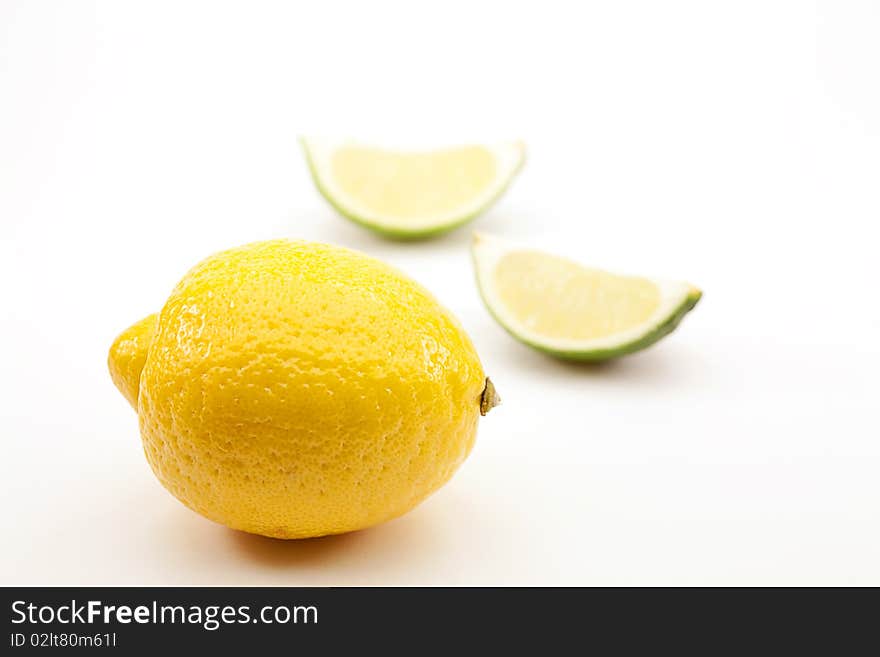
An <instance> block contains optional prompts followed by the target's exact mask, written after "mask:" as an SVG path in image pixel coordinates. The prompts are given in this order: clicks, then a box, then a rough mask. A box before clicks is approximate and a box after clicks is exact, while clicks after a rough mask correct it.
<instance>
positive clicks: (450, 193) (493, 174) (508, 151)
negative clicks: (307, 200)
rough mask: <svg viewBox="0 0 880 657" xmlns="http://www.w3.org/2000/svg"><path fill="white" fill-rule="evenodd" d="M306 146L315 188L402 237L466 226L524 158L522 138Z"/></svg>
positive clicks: (306, 142)
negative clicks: (424, 147) (388, 146)
mask: <svg viewBox="0 0 880 657" xmlns="http://www.w3.org/2000/svg"><path fill="white" fill-rule="evenodd" d="M302 145H303V149H304V150H305V154H306V159H307V160H308V164H309V168H310V169H311V172H312V178H313V179H314V181H315V185H316V186H317V188H318V190H319V191H320V192H321V194H322V195H323V196H324V198H326V199H327V201H329V202H330V204H331V205H332V206H333V207H334V208H336V210H337V211H339V212H340V213H341V214H342V215H344V216H345V217H348V218H349V219H351V220H352V221H355V222H357V223H359V224H362V225H363V226H366V227H367V228H371V229H373V230H375V231H376V232H378V233H381V234H383V235H386V236H389V237H394V238H398V239H417V238H423V237H431V236H433V235H439V234H440V233H445V232H446V231H449V230H452V229H453V228H456V227H458V226H461V225H462V224H464V223H467V222H468V221H470V220H471V219H473V218H474V217H476V216H477V215H479V214H480V213H482V212H483V211H485V210H486V209H488V207H489V206H490V205H492V203H493V202H494V201H495V200H497V199H498V197H499V196H501V194H502V193H503V192H504V190H505V189H506V188H507V186H508V185H509V184H510V182H511V180H513V177H514V176H515V175H516V173H517V171H519V169H520V167H521V166H522V164H523V161H524V160H525V148H524V146H523V144H522V143H521V142H509V143H502V144H496V145H491V146H461V147H457V148H449V149H445V150H437V151H431V152H398V151H392V150H385V149H381V148H376V147H372V146H365V145H361V144H358V143H356V142H351V141H333V140H326V139H309V138H303V139H302Z"/></svg>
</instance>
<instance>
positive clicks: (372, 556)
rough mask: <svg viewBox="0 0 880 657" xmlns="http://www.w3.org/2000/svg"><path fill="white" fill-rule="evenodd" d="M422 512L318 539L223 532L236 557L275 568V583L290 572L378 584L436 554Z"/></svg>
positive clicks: (322, 580) (311, 579) (328, 581)
mask: <svg viewBox="0 0 880 657" xmlns="http://www.w3.org/2000/svg"><path fill="white" fill-rule="evenodd" d="M425 511H427V510H426V509H416V510H414V511H411V512H410V513H408V514H406V515H404V516H402V517H401V518H398V519H396V520H391V521H388V522H386V523H383V524H381V525H376V526H375V527H370V528H367V529H362V530H360V531H356V532H349V533H347V534H335V535H332V536H322V537H319V538H305V539H290V540H285V539H277V538H267V537H265V536H257V535H255V534H247V533H244V532H239V531H234V530H228V531H227V536H228V538H229V542H230V544H231V547H232V550H233V552H234V553H236V554H237V556H238V557H240V558H241V559H242V560H243V561H246V562H249V563H251V564H252V565H258V566H259V567H261V568H263V569H265V570H267V571H271V572H273V573H274V576H277V577H279V578H280V579H279V580H278V582H283V581H285V580H286V578H289V577H294V578H295V579H296V581H297V582H304V583H311V584H315V585H321V586H325V585H333V584H351V585H359V584H377V583H382V582H386V581H393V580H394V579H395V577H397V576H398V574H399V573H400V572H406V571H408V570H412V569H415V570H416V571H418V570H419V569H420V568H423V567H425V565H426V564H427V563H429V562H430V561H431V560H432V559H434V558H436V551H437V549H438V540H437V535H438V532H437V528H436V527H435V526H434V523H433V522H432V520H431V517H430V516H431V514H430V512H428V513H425ZM439 543H440V544H442V541H439ZM390 555H395V556H394V558H389V556H390ZM304 576H305V577H306V579H305V580H303V579H302V577H304Z"/></svg>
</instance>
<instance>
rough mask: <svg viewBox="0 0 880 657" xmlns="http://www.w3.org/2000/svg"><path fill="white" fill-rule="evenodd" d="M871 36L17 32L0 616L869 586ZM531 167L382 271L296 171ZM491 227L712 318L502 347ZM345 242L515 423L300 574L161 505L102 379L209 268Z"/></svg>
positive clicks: (233, 25) (317, 25) (419, 10)
mask: <svg viewBox="0 0 880 657" xmlns="http://www.w3.org/2000/svg"><path fill="white" fill-rule="evenodd" d="M878 34H880V6H878V4H877V3H873V2H861V3H859V2H840V1H827V2H824V1H823V2H779V1H776V2H768V1H765V0H762V1H757V2H699V1H695V2H664V3H658V2H642V3H637V2H604V3H597V2H594V3H559V4H557V3H553V2H549V1H547V0H545V1H542V2H534V3H515V2H496V3H486V2H475V1H474V0H470V1H468V2H463V3H456V2H449V1H447V2H442V3H435V4H434V5H427V4H424V3H410V2H400V3H386V2H376V1H373V2H350V3H339V2H326V1H324V2H311V3H301V4H296V3H280V4H278V5H274V4H264V3H256V2H247V3H244V2H242V3H240V4H238V5H228V4H225V3H218V2H211V3H204V4H195V3H182V2H168V3H161V2H151V3H137V4H135V3H124V2H101V3H93V2H76V3H73V2H69V3H60V2H59V3H52V2H24V1H10V0H5V1H4V2H2V4H0V222H2V228H0V239H2V250H0V287H2V295H0V319H2V336H0V337H2V339H0V363H2V368H0V413H2V418H0V419H2V421H0V433H2V452H0V495H2V497H0V502H2V519H3V522H2V524H3V529H2V540H0V583H2V584H13V583H24V584H58V585H60V584H312V585H331V584H332V585H361V584H454V585H457V584H875V585H877V584H880V415H878V383H877V373H878V371H880V335H878V334H880V304H878V291H877V290H878V282H880V265H878V257H877V251H878V229H877V224H878V220H880V38H878ZM302 133H305V134H310V133H317V134H323V135H328V136H355V137H360V138H362V139H367V140H374V141H380V142H382V141H389V142H391V141H394V142H400V141H401V140H406V141H409V142H413V143H415V142H419V143H429V144H438V145H442V144H449V143H456V142H462V141H465V142H466V141H472V140H477V141H480V140H486V141H489V140H493V139H497V138H511V137H512V138H517V137H521V138H523V139H524V140H525V141H526V142H527V144H528V146H529V161H528V163H527V165H526V168H525V169H524V170H523V172H522V174H521V176H520V177H519V178H518V179H517V181H516V182H515V184H514V185H513V187H512V188H511V190H510V192H509V193H508V194H507V195H506V196H505V197H504V199H503V200H502V201H501V202H500V203H499V204H498V205H496V206H495V207H494V208H493V209H492V210H491V211H490V212H489V213H488V214H487V215H485V216H483V217H481V218H480V219H478V220H477V221H476V222H475V223H474V224H472V225H471V226H470V227H468V228H465V229H462V230H459V231H457V232H455V233H453V234H451V235H448V236H446V237H443V238H440V239H437V240H434V241H431V242H425V243H419V244H396V243H392V242H386V241H383V240H381V239H380V238H378V237H374V236H372V235H371V234H369V233H368V232H366V231H364V230H362V229H361V228H359V227H357V226H354V225H352V224H350V223H348V222H347V221H345V220H344V219H342V218H340V217H338V216H337V215H335V214H334V213H333V212H332V211H331V210H330V209H329V207H327V206H326V205H325V203H324V201H323V200H322V199H321V198H320V197H319V196H318V194H317V193H316V192H315V190H314V189H313V187H312V184H311V181H310V179H309V177H308V174H307V171H306V167H305V165H304V162H303V158H302V155H301V152H300V150H299V147H298V143H297V136H298V135H299V134H302ZM471 228H479V229H481V230H485V231H488V232H495V233H497V234H500V235H504V236H507V237H509V238H512V239H519V240H526V241H530V242H533V243H535V244H540V245H542V246H544V247H546V248H548V249H550V250H554V251H557V252H560V253H565V254H568V255H571V256H574V257H576V258H579V259H581V260H583V261H585V262H588V263H592V264H595V265H598V266H603V267H606V268H610V269H615V270H619V271H622V272H631V273H637V274H645V275H654V276H662V277H668V278H683V279H687V280H690V281H692V282H693V283H695V284H697V285H699V286H700V287H702V288H703V289H704V290H705V296H704V298H703V301H702V302H701V303H700V305H699V306H698V308H697V309H696V310H695V312H694V313H693V314H691V315H690V316H689V317H688V318H687V319H686V320H685V322H684V323H683V325H682V326H681V328H680V329H679V331H678V332H677V333H676V334H674V335H672V336H671V337H670V338H668V339H667V340H665V341H664V342H663V343H661V344H660V345H658V346H656V347H654V348H652V349H651V350H649V351H647V352H644V353H643V354H640V355H636V356H632V357H630V358H627V359H624V360H621V361H619V362H616V363H613V364H611V365H608V366H605V367H585V366H577V365H572V364H564V363H561V362H556V361H553V360H551V359H548V358H546V357H543V356H541V355H539V354H536V353H533V352H531V351H529V350H528V349H527V348H526V347H523V346H521V345H520V344H518V343H516V342H514V341H513V340H512V339H511V338H509V337H508V336H507V334H506V333H504V332H503V331H502V330H501V329H500V328H499V327H498V326H497V325H496V324H495V323H494V322H493V321H492V319H491V318H490V317H489V315H488V314H487V312H486V311H485V309H484V308H483V307H482V305H481V303H480V300H479V298H478V295H477V291H476V289H475V286H474V283H473V275H472V271H471V266H470V262H469V256H468V252H467V246H468V242H469V237H470V231H471ZM284 236H290V237H298V238H307V239H313V240H321V241H329V242H335V243H338V244H342V245H346V246H349V247H354V248H357V249H361V250H363V251H366V252H367V253H370V254H372V255H375V256H378V257H380V258H383V259H385V260H387V261H388V262H391V263H393V264H395V265H397V266H398V267H400V268H402V269H403V270H404V271H406V272H408V273H409V274H411V275H412V276H413V277H414V278H415V279H417V280H418V281H420V282H421V283H423V284H424V285H426V286H427V287H428V288H429V289H430V290H432V291H433V292H434V293H435V294H436V295H437V296H438V297H439V298H440V299H441V301H443V302H444V303H445V304H446V305H447V306H448V307H449V308H450V309H451V310H452V311H453V312H454V313H455V314H456V315H457V316H458V317H459V318H460V320H461V322H462V323H463V325H464V326H465V328H466V329H467V331H468V332H469V333H470V335H471V336H472V338H473V340H474V342H475V343H476V345H477V348H478V350H479V352H480V354H481V357H482V359H483V362H484V365H485V367H486V369H487V371H488V372H489V373H490V374H491V376H492V378H493V380H494V381H495V382H496V384H497V386H498V388H499V391H500V392H501V394H502V396H503V398H504V405H503V406H502V407H500V408H498V409H496V410H495V411H493V412H492V413H491V415H489V416H488V417H486V418H485V419H483V421H482V422H481V425H480V433H479V438H478V442H477V446H476V448H475V450H474V452H473V453H472V455H471V457H470V459H469V460H468V461H467V463H466V464H465V465H464V466H463V467H462V469H461V470H460V471H459V473H458V474H457V475H456V477H455V478H454V479H453V480H452V482H451V483H450V484H449V485H447V486H446V487H445V488H444V489H443V490H441V491H440V492H439V493H437V494H436V495H434V496H433V497H432V498H431V499H429V500H428V501H427V502H426V503H425V504H423V505H422V506H420V507H419V508H417V509H416V510H415V511H413V512H412V513H410V514H409V515H407V516H405V517H403V518H401V519H399V520H397V521H394V522H391V523H388V524H386V525H384V526H380V527H377V528H374V529H371V530H367V531H363V532H359V533H355V534H351V535H346V536H341V537H331V538H326V539H318V540H310V541H300V542H283V541H274V540H269V539H264V538H260V537H255V536H248V535H244V534H240V533H236V532H233V531H231V530H227V529H225V528H223V527H221V526H218V525H215V524H213V523H211V522H209V521H207V520H204V519H202V518H201V517H199V516H197V515H195V514H194V513H192V512H190V511H189V510H187V509H186V508H185V507H183V506H182V505H181V504H179V503H178V502H177V501H176V500H174V499H173V498H172V497H171V496H170V495H169V494H168V493H166V492H165V491H164V490H163V489H162V488H161V486H160V485H159V484H158V483H157V481H156V480H155V478H154V477H153V475H152V473H151V472H150V470H149V467H148V466H147V463H146V461H145V459H144V457H143V454H142V451H141V446H140V441H139V438H138V433H137V422H136V418H135V416H134V414H133V413H132V411H131V409H130V408H129V407H128V405H127V404H126V402H125V401H124V400H123V398H122V397H121V396H120V395H119V393H118V392H117V391H116V390H115V388H114V387H113V385H112V383H111V382H110V377H109V376H108V374H107V370H106V363H105V360H106V353H107V349H108V347H109V345H110V342H111V341H112V339H113V338H114V337H115V335H116V334H117V333H118V332H119V331H121V330H122V329H123V328H125V327H126V326H127V325H128V324H130V323H131V322H133V321H134V320H136V319H138V318H140V317H142V316H143V315H145V314H147V313H149V312H152V311H155V310H157V309H158V308H160V307H161V305H162V302H163V300H164V298H165V297H166V296H167V294H168V292H169V291H170V289H171V287H172V286H173V285H174V284H175V282H176V281H177V280H178V278H179V277H180V276H181V275H182V274H183V273H184V272H185V271H186V270H187V269H188V268H189V267H190V266H191V265H193V264H194V263H195V262H197V261H198V260H199V259H201V258H202V257H204V256H206V255H208V254H210V253H211V252H213V251H216V250H219V249H222V248H226V247H230V246H234V245H237V244H241V243H245V242H249V241H253V240H258V239H264V238H271V237H284Z"/></svg>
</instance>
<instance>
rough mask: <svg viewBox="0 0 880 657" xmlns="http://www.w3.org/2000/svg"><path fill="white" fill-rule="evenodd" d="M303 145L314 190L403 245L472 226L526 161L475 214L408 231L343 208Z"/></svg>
mask: <svg viewBox="0 0 880 657" xmlns="http://www.w3.org/2000/svg"><path fill="white" fill-rule="evenodd" d="M299 143H300V146H301V147H302V149H303V152H304V153H305V156H306V163H307V164H308V167H309V173H311V175H312V181H313V182H314V183H315V187H316V188H317V189H318V192H320V194H321V196H323V197H324V198H325V199H326V201H327V202H328V203H329V204H330V205H331V206H332V207H333V209H334V210H336V211H337V212H338V213H339V214H341V215H342V216H343V217H345V218H346V219H348V220H350V221H352V222H354V223H356V224H358V225H359V226H363V227H364V228H368V229H369V230H371V231H373V232H374V233H376V234H378V235H381V236H382V237H385V238H388V239H392V240H397V241H400V242H414V241H418V240H425V239H430V238H432V237H437V236H439V235H443V234H445V233H448V232H450V231H453V230H455V229H456V228H461V227H462V226H464V225H465V224H467V223H470V222H471V221H473V220H474V219H476V218H477V217H478V216H480V215H481V214H483V213H484V212H486V210H488V209H489V208H490V207H491V206H492V205H493V204H494V203H495V202H496V201H497V200H498V199H499V198H501V196H502V195H503V194H504V192H506V191H507V189H508V188H509V187H510V184H511V183H512V182H513V179H514V178H516V175H517V174H518V173H519V172H520V170H521V169H522V168H523V165H524V164H525V161H526V158H525V153H523V156H522V158H520V161H519V164H518V165H517V166H516V168H515V169H514V170H513V171H511V172H510V175H509V176H508V177H507V180H506V181H505V182H504V184H503V185H501V186H500V187H499V188H498V191H497V192H496V193H495V194H494V195H493V196H492V197H491V198H490V199H489V200H487V201H486V202H485V203H484V204H483V205H482V206H480V207H479V208H477V209H476V210H473V211H472V212H469V213H467V214H466V215H464V216H463V217H459V218H456V219H453V220H451V221H448V222H446V223H443V224H439V225H437V226H427V227H425V228H418V229H414V230H413V229H408V228H395V227H391V226H388V225H386V224H379V223H376V222H375V221H372V220H370V219H368V218H366V217H363V216H361V215H359V214H357V213H355V212H352V211H351V210H349V209H348V208H346V207H344V206H343V205H341V204H340V203H339V201H338V200H336V199H335V198H334V197H333V195H332V194H330V192H329V191H328V190H327V188H326V187H325V186H324V184H323V183H322V182H321V176H320V175H319V174H318V168H317V165H316V164H315V161H314V158H313V157H312V152H311V150H310V149H309V145H308V143H307V140H306V139H305V138H304V137H300V140H299Z"/></svg>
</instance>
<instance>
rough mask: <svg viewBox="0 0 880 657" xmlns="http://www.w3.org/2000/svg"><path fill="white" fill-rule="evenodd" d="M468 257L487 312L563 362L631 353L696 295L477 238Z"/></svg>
mask: <svg viewBox="0 0 880 657" xmlns="http://www.w3.org/2000/svg"><path fill="white" fill-rule="evenodd" d="M472 253H473V259H474V267H475V269H476V274H477V284H478V285H479V288H480V294H481V295H482V297H483V301H484V302H485V303H486V307H487V308H488V309H489V312H490V313H491V314H492V316H493V317H495V319H496V320H498V323H500V324H501V326H503V327H504V329H505V330H507V332H508V333H510V334H511V335H512V336H513V337H515V338H516V339H517V340H519V341H521V342H523V343H525V344H527V345H529V346H531V347H534V348H535V349H538V350H539V351H542V352H545V353H548V354H551V355H553V356H557V357H560V358H565V359H570V360H591V361H599V360H606V359H608V358H614V357H617V356H622V355H624V354H629V353H632V352H634V351H639V350H640V349H644V348H645V347H648V346H650V345H652V344H654V343H655V342H657V341H658V340H660V339H661V338H662V337H664V336H666V335H668V334H669V333H671V332H672V331H673V330H675V328H676V327H677V326H678V324H679V322H681V320H682V318H683V317H684V316H685V315H686V314H687V313H688V312H689V311H690V310H691V309H693V307H694V306H695V305H696V304H697V302H698V301H699V300H700V296H701V295H702V292H700V290H698V289H697V288H695V287H694V286H692V285H690V284H689V283H680V282H670V281H661V280H652V279H647V278H638V277H634V276H618V275H615V274H609V273H607V272H604V271H601V270H598V269H590V268H588V267H584V266H582V265H580V264H578V263H576V262H573V261H571V260H567V259H565V258H561V257H558V256H555V255H551V254H549V253H544V252H542V251H536V250H534V249H531V248H528V247H519V246H515V245H512V244H509V243H507V242H506V241H503V240H501V239H499V238H497V237H492V236H488V235H485V234H476V235H475V236H474V241H473V246H472Z"/></svg>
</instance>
